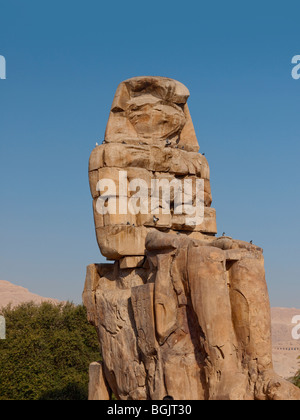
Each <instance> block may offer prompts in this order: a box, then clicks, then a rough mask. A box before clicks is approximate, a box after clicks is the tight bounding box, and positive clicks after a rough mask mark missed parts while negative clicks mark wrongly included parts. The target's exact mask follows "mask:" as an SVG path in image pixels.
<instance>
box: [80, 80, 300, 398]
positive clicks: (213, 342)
mask: <svg viewBox="0 0 300 420" xmlns="http://www.w3.org/2000/svg"><path fill="white" fill-rule="evenodd" d="M188 97H189V92H188V90H187V88H186V87H185V86H183V85H182V84H181V83H179V82H177V81H175V80H171V79H168V78H163V77H135V78H133V79H129V80H127V81H125V82H122V83H121V84H120V85H119V87H118V89H117V92H116V95H115V98H114V101H113V105H112V108H111V113H110V116H109V121H108V125H107V129H106V133H105V141H104V142H103V144H102V145H100V146H97V147H96V148H95V149H94V150H93V152H92V154H91V157H90V163H89V179H90V187H91V193H92V196H93V199H94V201H93V203H94V204H93V208H94V220H95V228H96V236H97V240H98V244H99V247H100V250H101V252H102V254H103V255H104V256H105V257H106V258H107V259H108V260H113V261H114V263H113V264H111V263H110V264H93V265H90V266H89V267H88V268H87V277H86V284H85V289H84V292H83V301H84V304H85V306H86V308H87V311H88V318H89V320H90V322H91V323H93V324H94V325H95V327H96V329H97V332H98V336H99V340H100V346H101V352H102V356H103V361H102V362H101V363H98V364H97V363H93V364H92V365H91V369H90V398H91V399H108V398H109V396H110V395H111V393H112V392H113V393H114V395H115V396H116V397H117V398H118V399H122V400H127V399H137V400H144V399H148V400H162V399H163V398H164V397H165V396H167V395H168V396H171V397H173V398H174V399H178V400H187V399H195V400H216V399H228V400H254V399H260V400H267V399H270V400H275V399H300V390H299V389H298V388H296V387H295V386H293V385H292V384H290V383H289V382H287V381H285V380H283V379H282V378H280V377H279V376H277V375H276V374H275V373H274V372H273V367H272V353H271V322H270V305H269V297H268V290H267V285H266V281H265V272H264V260H263V254H262V249H261V248H259V247H257V246H255V245H253V244H250V243H246V242H242V241H238V240H233V239H232V238H230V237H226V236H222V237H219V238H218V237H216V236H215V235H216V233H217V229H216V217H215V216H216V213H215V210H214V209H212V208H211V203H212V197H211V190H210V181H209V179H210V174H209V167H208V163H207V160H206V158H205V157H204V156H203V155H201V154H200V153H198V149H199V146H198V143H197V139H196V135H195V130H194V127H193V123H192V120H191V117H190V113H189V110H188V106H187V99H188ZM198 186H199V189H198ZM169 187H170V188H169ZM198 209H200V211H199V212H198ZM193 212H196V215H197V217H194V218H193V217H192V216H194V215H195V214H194V213H193Z"/></svg>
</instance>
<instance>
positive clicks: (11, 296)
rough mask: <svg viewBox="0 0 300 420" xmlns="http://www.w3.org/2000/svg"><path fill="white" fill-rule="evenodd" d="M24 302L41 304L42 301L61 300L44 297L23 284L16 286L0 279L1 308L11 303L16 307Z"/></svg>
mask: <svg viewBox="0 0 300 420" xmlns="http://www.w3.org/2000/svg"><path fill="white" fill-rule="evenodd" d="M24 302H34V303H36V304H40V303H42V302H52V303H58V302H59V301H58V300H56V299H51V298H44V297H41V296H39V295H36V294H34V293H31V292H29V290H27V289H25V288H24V287H21V286H16V285H14V284H12V283H10V282H8V281H5V280H0V308H2V307H5V306H7V305H9V304H11V305H12V307H16V306H18V305H19V304H21V303H24Z"/></svg>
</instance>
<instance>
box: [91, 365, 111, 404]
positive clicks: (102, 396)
mask: <svg viewBox="0 0 300 420" xmlns="http://www.w3.org/2000/svg"><path fill="white" fill-rule="evenodd" d="M110 397H111V395H110V390H109V388H108V385H107V383H106V379H105V376H104V372H103V365H102V363H101V362H94V363H91V364H90V368H89V401H99V400H110Z"/></svg>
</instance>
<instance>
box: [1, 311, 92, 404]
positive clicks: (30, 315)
mask: <svg viewBox="0 0 300 420" xmlns="http://www.w3.org/2000/svg"><path fill="white" fill-rule="evenodd" d="M2 314H3V315H4V316H5V319H6V334H7V337H6V338H7V339H6V340H0V400H84V399H87V394H88V367H89V364H90V363H91V362H93V361H96V360H99V359H100V354H99V346H98V340H97V336H96V333H95V329H94V328H93V327H92V326H91V325H89V324H88V322H87V318H86V310H85V308H84V307H83V306H82V305H81V306H75V305H73V304H71V303H67V304H64V305H62V304H61V305H53V304H50V303H43V304H42V305H40V306H36V305H34V304H31V303H30V304H22V305H21V306H19V307H18V308H16V309H11V308H6V309H4V310H3V311H2Z"/></svg>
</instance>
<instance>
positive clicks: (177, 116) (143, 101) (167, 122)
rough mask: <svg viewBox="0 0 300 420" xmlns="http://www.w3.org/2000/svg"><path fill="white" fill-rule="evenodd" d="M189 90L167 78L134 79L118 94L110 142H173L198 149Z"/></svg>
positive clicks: (108, 126) (106, 138) (113, 110)
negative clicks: (189, 104)
mask: <svg viewBox="0 0 300 420" xmlns="http://www.w3.org/2000/svg"><path fill="white" fill-rule="evenodd" d="M188 97H189V91H188V89H187V88H186V87H185V86H184V85H183V84H182V83H180V82H178V81H176V80H172V79H168V78H166V77H153V76H144V77H134V78H132V79H128V80H125V81H124V82H122V83H121V84H120V85H119V87H118V89H117V92H116V94H115V98H114V101H113V104H112V108H111V113H110V117H109V121H108V125H107V129H106V133H105V140H106V141H107V142H108V143H110V142H122V141H125V142H126V141H127V142H134V141H136V142H137V141H142V142H144V143H151V144H155V143H157V142H161V141H166V140H168V141H171V143H173V144H174V145H178V146H179V147H182V146H183V147H185V149H186V150H189V151H198V150H199V146H198V142H197V138H196V134H195V130H194V127H193V123H192V120H191V117H190V113H189V110H188V106H187V99H188Z"/></svg>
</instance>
